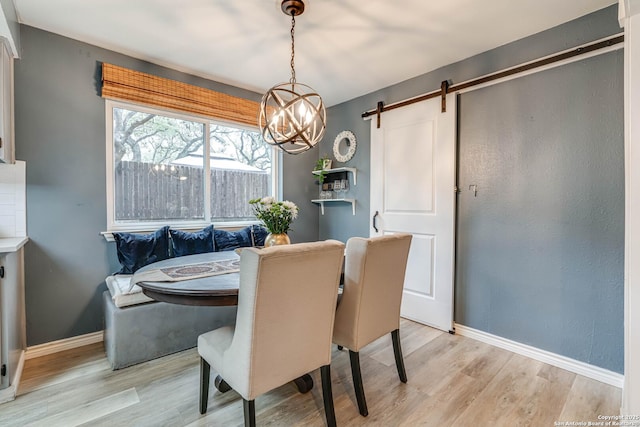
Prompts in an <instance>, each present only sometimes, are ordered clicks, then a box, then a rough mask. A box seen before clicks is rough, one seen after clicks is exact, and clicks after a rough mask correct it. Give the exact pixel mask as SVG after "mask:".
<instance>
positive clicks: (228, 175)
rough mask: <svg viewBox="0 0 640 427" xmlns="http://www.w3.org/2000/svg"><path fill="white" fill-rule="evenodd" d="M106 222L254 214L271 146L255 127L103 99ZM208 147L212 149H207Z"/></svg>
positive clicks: (269, 176) (114, 225)
mask: <svg viewBox="0 0 640 427" xmlns="http://www.w3.org/2000/svg"><path fill="white" fill-rule="evenodd" d="M106 108H107V183H108V184H107V198H108V202H107V207H108V212H107V217H108V218H107V220H108V229H109V230H110V231H112V230H136V229H138V230H145V229H151V228H153V227H155V226H157V225H159V224H162V225H164V224H172V225H176V226H182V227H185V228H189V227H198V226H201V225H204V224H208V223H210V222H216V223H226V224H230V225H231V224H241V223H243V222H247V221H255V217H254V216H253V214H252V211H251V207H250V205H249V204H248V201H249V200H250V199H253V198H257V197H263V196H267V195H270V196H275V195H276V194H275V188H277V185H276V174H275V173H274V172H273V171H275V170H277V168H276V167H275V162H276V159H277V157H276V152H275V149H274V148H273V147H271V146H270V145H268V144H266V143H265V142H264V141H263V140H262V137H261V135H260V133H259V132H257V131H256V130H254V129H248V128H247V127H245V126H244V125H237V126H235V125H230V124H228V123H215V122H212V121H209V120H207V119H203V118H200V117H196V116H188V115H180V114H174V113H169V112H166V111H161V110H157V109H150V108H146V107H140V106H134V105H131V104H124V103H119V102H113V101H107V103H106ZM205 153H209V155H208V156H207V155H205Z"/></svg>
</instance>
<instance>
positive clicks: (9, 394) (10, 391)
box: [0, 351, 25, 403]
mask: <svg viewBox="0 0 640 427" xmlns="http://www.w3.org/2000/svg"><path fill="white" fill-rule="evenodd" d="M24 353H25V352H24V351H22V352H20V359H18V366H16V373H15V374H14V376H13V380H11V385H10V386H9V387H7V388H5V389H3V390H0V403H5V402H10V401H12V400H14V399H15V398H16V396H17V395H18V387H19V386H20V378H22V368H24V357H25V356H24Z"/></svg>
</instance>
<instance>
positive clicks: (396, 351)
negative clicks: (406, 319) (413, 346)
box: [391, 329, 407, 383]
mask: <svg viewBox="0 0 640 427" xmlns="http://www.w3.org/2000/svg"><path fill="white" fill-rule="evenodd" d="M391 341H393V355H394V356H395V358H396V368H398V376H399V377H400V381H402V382H403V383H406V382H407V372H406V371H405V370H404V360H403V359H402V347H400V330H399V329H396V330H395V331H391Z"/></svg>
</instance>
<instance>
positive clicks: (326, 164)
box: [322, 159, 331, 170]
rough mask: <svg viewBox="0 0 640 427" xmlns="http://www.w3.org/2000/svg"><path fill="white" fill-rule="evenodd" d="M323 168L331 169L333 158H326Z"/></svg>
mask: <svg viewBox="0 0 640 427" xmlns="http://www.w3.org/2000/svg"><path fill="white" fill-rule="evenodd" d="M322 169H324V170H327V169H331V159H324V160H323V161H322Z"/></svg>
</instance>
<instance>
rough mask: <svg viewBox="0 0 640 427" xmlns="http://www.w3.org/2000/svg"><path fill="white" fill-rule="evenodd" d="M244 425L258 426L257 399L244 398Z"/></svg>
mask: <svg viewBox="0 0 640 427" xmlns="http://www.w3.org/2000/svg"><path fill="white" fill-rule="evenodd" d="M242 408H243V410H244V427H256V401H255V400H246V399H242Z"/></svg>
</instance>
